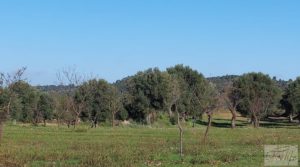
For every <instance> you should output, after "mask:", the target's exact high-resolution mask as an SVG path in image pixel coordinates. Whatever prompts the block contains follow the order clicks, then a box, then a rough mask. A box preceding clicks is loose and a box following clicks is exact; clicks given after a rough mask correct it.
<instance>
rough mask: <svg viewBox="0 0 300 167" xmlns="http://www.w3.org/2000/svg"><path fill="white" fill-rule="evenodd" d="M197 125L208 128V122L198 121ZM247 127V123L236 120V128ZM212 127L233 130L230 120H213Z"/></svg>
mask: <svg viewBox="0 0 300 167" xmlns="http://www.w3.org/2000/svg"><path fill="white" fill-rule="evenodd" d="M196 123H197V124H199V125H204V126H207V122H206V121H203V120H198V121H196ZM247 125H249V123H248V122H247V121H241V120H236V127H244V126H247ZM211 126H213V127H218V128H231V122H230V120H228V119H220V118H216V119H213V121H212V124H211Z"/></svg>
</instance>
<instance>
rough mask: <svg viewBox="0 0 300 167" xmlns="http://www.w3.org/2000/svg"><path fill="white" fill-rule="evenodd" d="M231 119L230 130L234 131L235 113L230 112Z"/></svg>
mask: <svg viewBox="0 0 300 167" xmlns="http://www.w3.org/2000/svg"><path fill="white" fill-rule="evenodd" d="M231 114H232V118H231V128H232V129H234V128H235V127H236V125H235V121H236V111H235V110H232V111H231Z"/></svg>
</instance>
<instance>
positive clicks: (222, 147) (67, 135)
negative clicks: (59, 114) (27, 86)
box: [0, 114, 300, 167]
mask: <svg viewBox="0 0 300 167" xmlns="http://www.w3.org/2000/svg"><path fill="white" fill-rule="evenodd" d="M224 115H226V114H217V115H216V117H215V119H214V123H213V127H212V128H211V130H210V134H209V142H208V143H207V144H206V145H204V144H203V143H202V142H201V140H202V138H203V134H204V131H205V125H204V123H203V125H202V124H201V123H200V124H197V126H196V127H195V128H192V127H190V125H189V124H188V123H187V124H186V126H185V129H184V157H183V159H181V158H180V157H179V155H178V136H179V134H178V129H177V128H176V126H168V127H166V128H151V127H149V126H132V127H115V128H110V127H98V128H96V129H90V128H89V127H88V126H87V125H81V126H78V127H76V128H75V129H74V128H67V127H65V126H63V127H60V128H58V127H56V126H48V127H42V126H38V127H35V126H23V125H10V124H6V126H5V128H4V139H3V144H2V146H1V147H0V148H1V149H0V166H5V167H9V166H105V167H107V166H122V167H127V166H128V167H131V166H137V167H140V166H204V167H205V166H207V167H208V166H224V167H229V166H255V167H258V166H263V146H264V145H265V144H290V145H300V128H299V126H298V125H297V124H296V125H292V126H290V125H289V124H285V123H269V124H268V123H266V124H265V125H264V127H261V128H259V129H254V128H252V127H251V126H249V125H247V122H246V121H245V119H244V118H240V117H239V121H238V122H237V123H238V128H237V129H234V130H232V129H230V128H228V127H227V126H226V125H229V123H230V122H229V121H228V120H226V119H224ZM226 118H227V117H226Z"/></svg>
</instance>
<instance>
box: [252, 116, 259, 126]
mask: <svg viewBox="0 0 300 167" xmlns="http://www.w3.org/2000/svg"><path fill="white" fill-rule="evenodd" d="M253 119H254V120H253V125H254V128H258V127H259V120H258V118H257V116H256V115H253Z"/></svg>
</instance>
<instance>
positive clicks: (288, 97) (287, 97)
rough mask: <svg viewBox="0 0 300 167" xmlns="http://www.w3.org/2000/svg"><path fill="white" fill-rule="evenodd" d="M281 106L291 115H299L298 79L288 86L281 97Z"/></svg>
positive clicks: (299, 84)
mask: <svg viewBox="0 0 300 167" xmlns="http://www.w3.org/2000/svg"><path fill="white" fill-rule="evenodd" d="M282 104H283V106H284V108H285V109H286V110H287V111H289V112H290V113H292V114H300V77H298V78H297V79H296V80H295V81H294V82H292V83H291V84H289V86H288V88H287V89H286V90H285V94H284V95H283V100H282Z"/></svg>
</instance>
